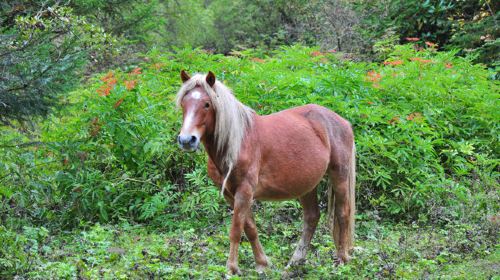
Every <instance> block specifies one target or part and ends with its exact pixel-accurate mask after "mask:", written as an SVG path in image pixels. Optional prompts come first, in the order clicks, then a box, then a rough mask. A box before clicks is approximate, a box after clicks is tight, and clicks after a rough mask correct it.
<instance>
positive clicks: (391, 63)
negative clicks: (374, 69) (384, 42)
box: [384, 60, 403, 66]
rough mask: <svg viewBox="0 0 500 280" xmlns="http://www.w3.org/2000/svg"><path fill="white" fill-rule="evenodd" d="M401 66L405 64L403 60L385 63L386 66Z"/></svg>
mask: <svg viewBox="0 0 500 280" xmlns="http://www.w3.org/2000/svg"><path fill="white" fill-rule="evenodd" d="M401 64H403V61H402V60H394V61H384V65H391V66H396V65H401Z"/></svg>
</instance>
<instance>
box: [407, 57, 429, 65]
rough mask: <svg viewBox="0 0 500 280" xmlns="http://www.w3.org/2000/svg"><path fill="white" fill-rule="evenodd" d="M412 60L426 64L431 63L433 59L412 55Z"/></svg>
mask: <svg viewBox="0 0 500 280" xmlns="http://www.w3.org/2000/svg"><path fill="white" fill-rule="evenodd" d="M410 60H411V61H418V62H420V63H423V64H426V63H431V62H432V60H430V59H423V58H420V57H412V58H410Z"/></svg>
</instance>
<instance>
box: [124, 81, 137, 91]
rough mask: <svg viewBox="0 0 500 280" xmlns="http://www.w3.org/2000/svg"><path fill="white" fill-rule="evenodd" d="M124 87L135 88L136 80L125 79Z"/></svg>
mask: <svg viewBox="0 0 500 280" xmlns="http://www.w3.org/2000/svg"><path fill="white" fill-rule="evenodd" d="M124 83H125V87H126V88H127V89H128V90H132V89H134V88H135V85H136V84H137V81H136V80H131V81H125V82H124Z"/></svg>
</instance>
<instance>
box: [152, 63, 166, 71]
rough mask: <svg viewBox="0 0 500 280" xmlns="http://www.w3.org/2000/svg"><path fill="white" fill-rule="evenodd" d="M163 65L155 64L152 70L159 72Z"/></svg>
mask: <svg viewBox="0 0 500 280" xmlns="http://www.w3.org/2000/svg"><path fill="white" fill-rule="evenodd" d="M164 65H165V64H164V63H155V64H153V68H154V69H156V70H160V69H161V68H162V67H163V66H164Z"/></svg>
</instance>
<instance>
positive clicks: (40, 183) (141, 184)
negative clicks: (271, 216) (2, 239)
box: [0, 46, 499, 226]
mask: <svg viewBox="0 0 500 280" xmlns="http://www.w3.org/2000/svg"><path fill="white" fill-rule="evenodd" d="M147 60H148V61H150V62H149V63H148V64H145V65H142V66H141V67H136V68H131V69H130V70H128V71H125V72H122V71H110V72H108V73H107V74H105V75H103V76H101V77H100V78H99V79H95V81H94V84H93V85H92V86H90V87H88V88H87V89H80V90H77V91H75V92H73V93H71V94H70V95H69V96H68V98H67V99H66V101H65V102H66V103H68V104H71V105H68V106H67V107H66V109H65V110H62V111H60V112H59V113H58V114H57V115H54V116H53V117H52V118H50V119H49V120H48V121H47V122H44V123H42V129H41V134H40V136H39V137H38V139H37V140H38V141H39V142H40V143H35V144H37V145H38V146H37V147H35V148H33V147H30V146H28V147H23V148H22V149H20V148H19V146H17V145H18V144H19V143H21V142H23V141H28V139H26V137H25V136H24V135H22V134H14V133H13V131H12V130H10V129H3V130H2V138H3V141H4V143H5V145H3V146H1V147H0V149H2V153H1V162H2V169H1V170H2V171H1V172H2V173H1V174H0V178H1V185H0V194H1V195H2V208H1V209H2V215H1V217H2V220H3V221H4V222H6V223H8V224H9V223H17V218H18V217H26V218H30V219H32V220H33V221H38V222H43V221H50V222H51V223H52V224H53V225H54V226H55V225H59V226H68V225H76V224H78V221H79V219H83V220H86V221H102V222H104V221H110V220H114V221H118V220H121V219H128V220H135V221H145V220H148V221H151V220H153V221H156V222H158V223H160V224H163V225H170V226H172V224H171V223H172V221H173V220H177V219H183V218H188V217H196V218H197V220H198V221H203V220H207V219H208V220H210V219H216V220H217V219H219V218H220V215H219V212H220V209H221V207H223V206H221V205H220V204H219V203H220V202H221V199H220V198H219V196H218V194H217V190H216V189H215V188H213V187H212V186H211V182H209V181H208V180H207V176H206V171H205V167H204V164H205V160H206V159H205V156H204V155H203V154H202V153H199V154H198V155H196V156H193V155H186V154H183V153H180V152H179V151H178V148H177V146H176V144H175V137H176V135H177V133H178V129H179V127H180V113H179V111H178V110H177V109H176V108H175V107H174V102H173V98H174V94H175V92H176V90H177V88H178V86H179V83H180V82H179V78H178V73H179V71H180V70H181V68H186V67H187V68H188V69H189V70H191V71H196V70H198V71H201V72H206V71H208V70H212V71H215V73H217V74H218V77H219V79H221V80H223V81H225V82H226V83H227V84H228V85H229V86H230V87H232V88H233V90H234V92H235V93H236V95H237V96H238V98H240V100H242V101H243V102H244V103H246V104H248V105H249V106H251V107H253V108H255V109H256V110H257V112H258V113H261V114H268V113H272V112H275V111H278V110H281V109H285V108H288V107H292V106H298V105H302V104H306V103H318V104H321V105H323V106H326V107H328V108H331V109H332V110H335V111H337V112H338V113H339V114H341V115H342V116H344V117H346V118H347V119H348V120H350V121H351V122H352V124H353V126H354V131H355V134H356V143H357V146H358V170H359V175H358V186H359V187H358V201H359V203H358V205H359V206H358V207H359V209H361V210H367V209H371V210H373V209H375V210H377V211H380V213H381V215H383V216H390V217H393V218H397V219H404V220H415V219H420V220H422V221H425V220H428V219H432V220H434V221H435V222H447V221H449V220H453V219H457V218H465V217H469V218H480V217H484V215H486V214H493V213H495V212H497V211H498V203H497V202H498V193H497V191H498V189H497V188H496V186H497V179H498V154H497V151H498V122H497V121H496V120H498V117H499V116H498V114H499V113H498V110H496V108H497V107H498V98H497V94H496V92H498V83H497V82H494V81H492V80H490V75H491V73H489V72H488V71H485V70H484V69H482V68H481V67H479V66H475V65H472V64H470V62H469V61H468V60H466V59H462V58H456V57H455V56H454V53H436V52H434V51H433V50H432V49H430V50H426V51H419V52H416V51H415V50H414V49H413V48H412V47H411V46H402V47H397V48H396V49H395V50H394V52H393V53H392V54H391V55H390V58H389V59H388V60H387V61H386V62H384V63H383V64H365V63H352V62H349V61H342V60H339V59H338V58H337V57H336V56H335V55H333V54H329V53H321V52H319V51H318V50H316V49H310V48H304V47H300V46H295V47H287V48H283V49H282V50H280V51H277V52H275V53H274V55H273V56H272V57H266V56H261V54H260V52H259V51H258V50H249V51H245V52H241V53H239V54H238V56H222V55H210V54H207V53H205V52H204V51H201V50H194V51H193V50H189V49H183V50H178V51H177V53H175V54H174V53H158V52H152V53H150V54H148V56H147ZM214 201H215V202H217V201H218V202H219V203H214ZM471 208H472V209H475V211H469V210H470V209H471ZM466 209H469V210H467V211H466ZM76 217H78V219H76Z"/></svg>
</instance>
